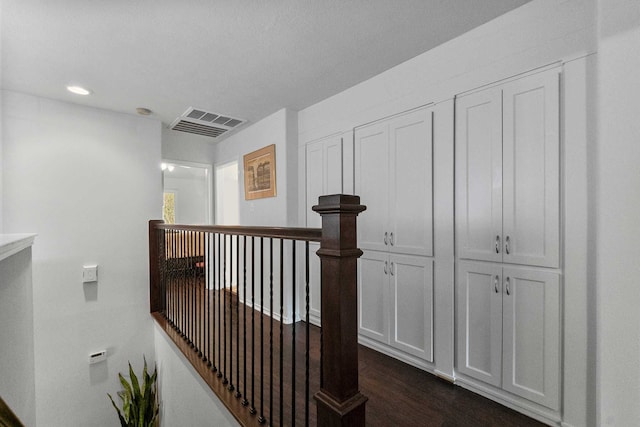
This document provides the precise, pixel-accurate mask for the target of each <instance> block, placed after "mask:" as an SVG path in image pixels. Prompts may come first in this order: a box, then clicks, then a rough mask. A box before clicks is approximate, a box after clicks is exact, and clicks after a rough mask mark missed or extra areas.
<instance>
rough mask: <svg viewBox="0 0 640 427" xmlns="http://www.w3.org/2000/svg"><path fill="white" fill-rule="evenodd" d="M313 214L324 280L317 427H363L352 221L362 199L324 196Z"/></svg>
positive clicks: (355, 247) (355, 260) (346, 196)
mask: <svg viewBox="0 0 640 427" xmlns="http://www.w3.org/2000/svg"><path fill="white" fill-rule="evenodd" d="M318 203H319V204H318V205H317V206H314V207H313V210H314V211H316V212H318V213H319V214H320V215H321V216H322V242H321V244H320V250H318V252H317V253H318V255H319V256H320V260H321V270H322V273H321V276H322V309H321V310H322V311H321V315H322V339H323V352H322V360H321V363H322V378H321V387H320V391H319V392H317V393H316V395H315V399H316V402H317V406H318V425H319V426H323V427H327V426H328V427H333V426H336V427H337V426H343V427H346V426H354V427H355V426H364V425H365V403H366V401H367V397H366V396H364V395H363V394H361V393H360V390H359V387H358V299H357V280H356V274H357V267H358V265H357V262H358V258H359V257H360V256H361V255H362V251H361V250H360V249H358V247H357V233H356V217H357V216H358V214H359V213H360V212H362V211H364V210H365V209H366V207H365V206H362V205H361V204H360V197H358V196H350V195H345V194H335V195H330V196H322V197H320V199H319V202H318Z"/></svg>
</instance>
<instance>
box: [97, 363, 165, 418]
mask: <svg viewBox="0 0 640 427" xmlns="http://www.w3.org/2000/svg"><path fill="white" fill-rule="evenodd" d="M118 377H119V379H120V384H121V385H122V390H120V391H119V392H118V396H119V397H120V399H121V400H122V411H121V410H120V408H118V406H117V405H116V404H115V402H114V401H113V398H112V397H111V395H110V394H109V395H108V396H109V399H111V404H112V405H113V407H114V408H115V409H116V411H117V413H118V419H119V420H120V424H121V425H122V426H123V427H124V426H126V427H138V426H140V427H155V424H156V422H157V420H158V418H159V414H160V404H159V402H158V398H157V397H158V384H157V379H158V369H157V366H155V365H154V369H153V373H152V374H151V375H149V369H148V366H147V360H146V358H144V368H143V370H142V376H141V380H142V384H140V381H139V380H138V377H137V376H136V374H135V372H134V371H133V367H132V366H131V363H129V380H130V381H131V382H129V381H127V379H126V378H125V377H124V376H123V375H122V374H118Z"/></svg>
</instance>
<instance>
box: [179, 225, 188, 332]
mask: <svg viewBox="0 0 640 427" xmlns="http://www.w3.org/2000/svg"><path fill="white" fill-rule="evenodd" d="M180 235H181V236H182V238H181V239H180V248H181V250H180V264H181V265H180V267H181V269H182V270H181V271H180V278H181V279H182V280H181V282H182V286H181V287H182V292H184V295H180V296H181V297H182V316H180V317H181V322H180V332H181V334H180V335H182V338H183V339H184V338H186V334H185V331H186V329H187V328H186V324H187V302H188V301H189V300H188V298H187V278H186V266H185V265H184V253H185V250H186V245H187V244H186V242H185V240H186V238H185V236H186V232H185V231H184V230H183V231H182V232H181V233H180Z"/></svg>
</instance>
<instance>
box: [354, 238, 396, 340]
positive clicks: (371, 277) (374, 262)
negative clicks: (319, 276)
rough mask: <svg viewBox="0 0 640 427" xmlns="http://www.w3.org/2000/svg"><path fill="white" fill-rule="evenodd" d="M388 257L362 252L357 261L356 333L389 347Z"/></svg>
mask: <svg viewBox="0 0 640 427" xmlns="http://www.w3.org/2000/svg"><path fill="white" fill-rule="evenodd" d="M385 271H386V272H385ZM388 271H389V262H388V255H387V254H386V253H382V252H375V251H365V252H364V255H362V257H360V258H359V259H358V329H359V332H360V333H361V334H362V335H365V336H368V337H370V338H373V339H376V340H378V341H381V342H384V343H387V344H388V343H389V320H388V319H389V307H388V301H389V296H388V287H389V286H388V283H389V278H388Z"/></svg>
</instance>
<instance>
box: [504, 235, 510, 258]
mask: <svg viewBox="0 0 640 427" xmlns="http://www.w3.org/2000/svg"><path fill="white" fill-rule="evenodd" d="M504 251H505V252H506V254H507V255H509V236H507V238H506V239H504Z"/></svg>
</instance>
